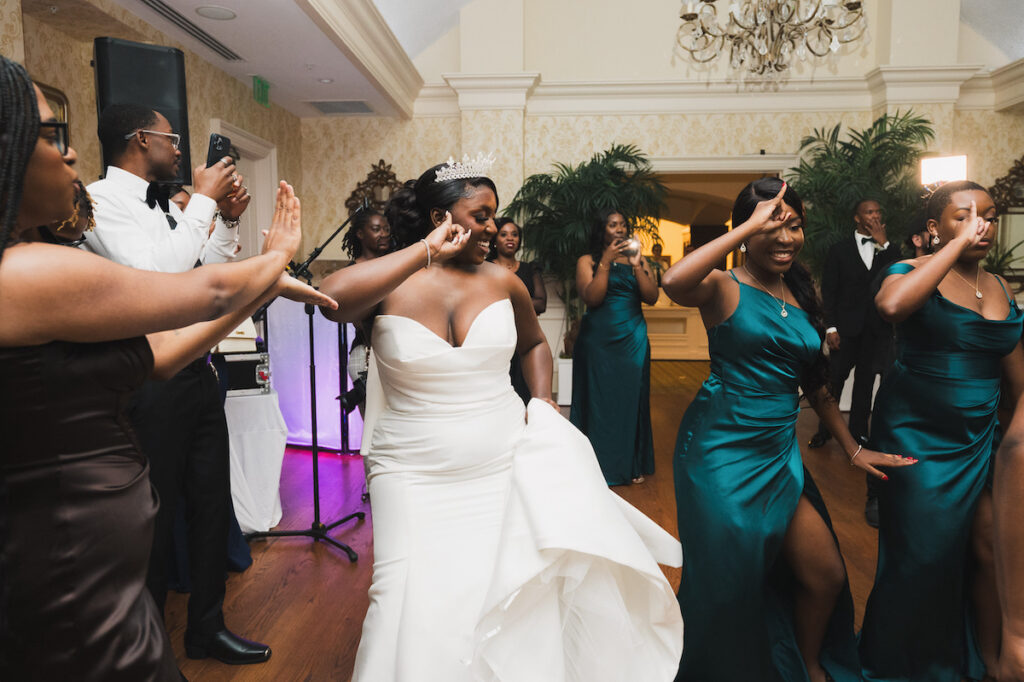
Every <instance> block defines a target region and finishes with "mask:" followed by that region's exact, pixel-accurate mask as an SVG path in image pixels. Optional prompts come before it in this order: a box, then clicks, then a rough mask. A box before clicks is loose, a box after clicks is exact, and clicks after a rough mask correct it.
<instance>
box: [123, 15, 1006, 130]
mask: <svg viewBox="0 0 1024 682" xmlns="http://www.w3.org/2000/svg"><path fill="white" fill-rule="evenodd" d="M113 1H114V2H115V3H116V4H118V5H120V6H121V7H123V8H125V9H126V10H128V11H129V12H131V13H133V14H135V15H136V16H138V17H140V18H142V19H143V20H145V21H146V22H148V23H150V24H151V25H153V26H154V27H156V28H158V29H159V30H161V31H163V32H164V33H166V34H168V35H170V36H173V37H174V38H175V39H176V40H179V41H181V42H182V43H183V44H185V45H186V46H187V47H188V48H189V49H190V50H192V51H193V52H195V53H196V54H198V55H200V56H201V57H203V58H204V59H206V60H207V61H209V62H210V63H212V64H213V65H214V66H217V67H218V68H220V69H222V70H223V71H225V72H227V73H228V74H230V75H232V76H235V77H236V78H238V79H239V80H241V81H243V82H245V83H247V84H250V83H251V82H252V76H253V75H254V74H256V75H259V76H261V77H263V78H264V79H265V80H267V81H268V82H269V83H270V86H271V87H270V98H271V100H272V101H273V102H275V103H276V104H278V105H280V106H282V107H284V108H285V109H287V110H289V111H291V112H292V113H294V114H296V115H297V116H300V117H310V116H320V115H321V114H320V113H319V112H318V111H317V110H316V109H314V108H313V107H311V106H310V105H309V104H307V102H309V101H323V100H364V101H366V103H367V104H368V105H369V106H370V108H371V109H372V110H373V111H374V113H376V114H379V115H385V116H391V115H395V114H396V113H397V112H396V111H395V108H394V107H393V106H392V105H391V104H390V103H389V101H388V100H387V99H386V98H385V96H384V95H383V94H382V93H381V92H379V91H378V89H377V88H376V87H374V86H373V85H372V84H371V83H370V82H369V81H368V80H367V78H366V77H365V76H363V74H362V73H361V72H360V71H359V70H358V69H357V68H356V67H355V66H353V64H352V63H351V61H349V59H348V58H347V57H346V56H345V54H343V53H342V52H341V51H340V50H339V49H338V47H337V46H336V45H335V43H334V42H332V41H331V40H330V39H329V38H328V37H327V36H325V35H324V33H323V32H322V31H321V29H320V28H319V27H318V26H317V25H316V24H314V23H313V21H312V20H311V19H310V18H309V16H307V14H306V13H305V12H303V11H302V9H300V8H299V6H298V5H297V4H296V3H295V2H294V0H164V2H166V4H168V5H170V6H171V7H173V8H174V9H175V10H177V11H178V12H180V13H181V14H182V15H184V16H185V17H187V18H188V19H190V20H191V21H192V22H194V23H195V24H197V25H198V26H199V27H200V28H202V29H203V30H205V31H206V32H207V33H209V34H211V35H212V36H214V37H215V38H216V39H217V40H219V41H220V42H221V43H223V44H224V45H226V46H227V47H229V48H230V49H232V50H233V51H234V52H236V53H238V54H239V55H240V56H241V57H242V59H243V61H241V62H231V61H227V60H225V59H223V58H221V57H220V56H218V55H216V54H215V53H213V52H212V51H211V50H209V49H208V48H207V47H205V46H203V45H202V44H201V43H199V42H198V41H196V40H194V39H193V38H191V37H190V36H188V35H187V34H185V33H184V32H183V31H181V30H180V29H179V28H177V27H176V26H174V25H173V24H171V23H169V22H168V21H167V20H165V19H164V18H163V17H161V16H160V15H159V14H157V13H156V12H154V11H152V10H150V9H149V8H148V7H146V6H145V5H144V4H142V3H141V2H140V1H139V0H113ZM335 1H336V2H345V0H335ZM471 1H472V0H373V2H374V4H375V5H376V7H377V9H378V10H379V12H380V14H381V16H382V17H383V18H384V20H385V21H386V22H387V24H388V26H389V28H390V29H391V31H392V32H393V33H394V35H395V37H396V38H397V40H398V42H399V43H400V44H401V46H402V49H404V50H405V52H406V54H408V55H409V56H410V57H415V56H417V55H418V54H420V53H421V52H422V51H423V50H424V49H426V48H427V47H429V46H430V45H431V44H433V43H434V42H435V41H436V40H438V39H439V38H440V37H441V36H443V35H445V34H446V33H447V32H448V31H449V30H451V28H452V27H454V26H456V25H457V24H458V21H459V10H460V9H461V8H462V7H463V6H465V5H466V4H468V3H469V2H471ZM202 5H218V6H222V7H227V8H229V9H231V10H233V11H234V12H235V13H236V14H237V15H238V16H237V18H235V19H233V20H230V21H216V20H211V19H206V18H204V17H201V16H199V15H198V14H196V11H195V10H196V8H197V7H200V6H202ZM1007 17H1019V20H1017V21H1007ZM961 18H962V19H963V20H964V21H965V22H966V23H968V24H970V25H971V26H972V27H973V28H974V30H976V31H977V32H978V33H979V34H981V35H982V36H984V37H985V38H986V39H987V40H989V41H991V42H992V43H993V44H994V45H995V46H996V47H998V48H999V49H1001V50H1002V51H1003V52H1004V53H1005V54H1006V55H1007V56H1008V57H1009V59H1010V60H1011V61H1013V60H1016V59H1020V58H1024V0H961ZM321 78H330V79H333V82H332V83H329V84H325V83H321V82H319V79H321Z"/></svg>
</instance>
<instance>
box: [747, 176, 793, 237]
mask: <svg viewBox="0 0 1024 682" xmlns="http://www.w3.org/2000/svg"><path fill="white" fill-rule="evenodd" d="M788 187H789V185H787V184H786V183H785V182H784V183H782V188H781V189H780V190H779V193H778V194H776V195H775V196H774V197H772V198H771V199H768V200H766V201H761V202H758V204H757V207H756V208H754V212H753V213H751V214H750V217H749V218H748V219H747V223H746V224H748V225H753V226H756V227H758V228H760V229H759V232H771V231H772V230H775V229H777V228H779V227H780V226H782V225H784V224H785V223H786V221H787V220H789V219H790V218H792V217H793V214H792V212H790V211H789V210H788V209H786V208H785V207H784V206H783V205H782V197H783V196H784V195H785V194H786V189H787V188H788Z"/></svg>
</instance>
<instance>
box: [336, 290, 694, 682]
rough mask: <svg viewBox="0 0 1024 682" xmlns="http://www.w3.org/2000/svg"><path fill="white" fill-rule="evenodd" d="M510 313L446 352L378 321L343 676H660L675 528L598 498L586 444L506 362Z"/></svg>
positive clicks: (674, 643)
mask: <svg viewBox="0 0 1024 682" xmlns="http://www.w3.org/2000/svg"><path fill="white" fill-rule="evenodd" d="M515 345H516V330H515V322H514V317H513V312H512V305H511V302H510V301H509V300H508V299H503V300H499V301H496V302H494V303H492V304H491V305H489V306H488V307H487V308H485V309H484V310H483V311H482V312H481V313H480V314H479V315H478V316H477V318H476V319H475V320H474V321H473V324H472V325H471V327H470V330H469V333H468V334H467V335H466V339H465V342H464V343H463V344H462V345H461V346H459V347H453V346H451V345H450V344H449V343H448V342H447V341H445V340H444V339H442V338H440V337H439V336H437V335H436V334H434V333H433V332H431V331H430V330H429V329H427V328H426V327H424V326H423V325H421V324H420V323H418V322H416V321H415V320H412V319H410V318H406V317H399V316H394V315H380V316H378V317H377V318H376V320H375V322H374V330H373V347H374V356H373V357H374V359H373V360H372V361H371V370H370V382H369V383H370V386H369V394H368V410H367V420H366V434H367V436H366V441H367V442H368V447H367V454H368V459H369V489H370V499H371V504H372V509H373V538H374V563H373V583H372V585H371V586H370V607H369V610H368V611H367V614H366V620H365V621H364V622H363V632H362V639H361V641H360V643H359V650H358V653H357V654H356V664H355V674H354V677H353V680H354V682H468V681H470V680H472V681H474V682H476V681H482V680H488V681H489V680H500V681H502V682H630V681H634V680H635V681H637V682H668V681H670V680H672V679H673V678H674V677H675V674H676V671H677V668H678V665H679V658H680V655H681V653H682V647H683V623H682V617H681V616H680V612H679V605H678V604H677V602H676V599H675V595H674V593H673V591H672V588H671V587H670V585H669V584H668V581H666V580H665V577H664V575H663V574H662V572H661V569H660V568H659V567H658V563H662V564H666V565H669V566H680V565H681V563H682V550H681V548H680V544H679V542H678V541H677V540H675V539H674V538H673V537H672V536H671V535H669V534H668V533H666V532H665V531H664V530H663V529H661V528H660V527H659V526H657V525H656V524H655V523H654V522H653V521H651V520H650V519H648V518H647V517H646V516H644V515H643V514H641V513H640V512H639V511H637V510H636V509H635V508H634V507H632V506H630V505H629V504H627V503H626V502H625V501H624V500H622V499H621V498H620V497H619V496H618V495H616V494H615V493H613V492H611V491H610V490H609V489H608V487H607V485H606V484H605V481H604V477H603V476H602V475H601V470H600V468H599V467H598V464H597V460H596V459H595V457H594V451H593V449H592V448H591V446H590V442H589V441H588V440H587V438H586V437H585V436H583V434H581V433H580V432H579V431H577V430H576V429H575V428H574V427H573V426H572V425H571V424H570V423H569V422H568V421H567V420H565V419H564V418H563V417H562V416H561V415H559V414H558V412H557V411H556V410H555V409H554V408H552V407H551V406H550V405H548V404H547V403H544V402H542V401H539V400H533V401H531V402H530V405H529V407H528V409H527V410H526V412H528V420H529V423H526V419H524V408H523V403H522V401H521V400H520V399H519V396H517V395H516V393H515V392H514V391H513V390H512V386H511V383H510V381H509V374H508V366H509V360H510V358H511V357H512V353H513V352H514V350H515Z"/></svg>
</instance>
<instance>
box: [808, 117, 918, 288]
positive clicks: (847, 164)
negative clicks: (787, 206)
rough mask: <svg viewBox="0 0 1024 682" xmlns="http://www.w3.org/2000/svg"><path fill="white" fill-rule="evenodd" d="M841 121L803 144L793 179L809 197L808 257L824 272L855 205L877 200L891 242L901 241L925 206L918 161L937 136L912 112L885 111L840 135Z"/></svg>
mask: <svg viewBox="0 0 1024 682" xmlns="http://www.w3.org/2000/svg"><path fill="white" fill-rule="evenodd" d="M841 127H842V126H841V124H839V125H836V126H835V127H834V128H831V129H825V128H822V129H820V130H819V129H815V130H814V133H813V134H811V135H808V136H807V137H805V138H804V139H803V141H802V142H801V143H800V156H801V158H800V163H799V165H798V166H797V167H796V168H793V169H791V170H790V172H789V174H788V180H789V182H790V184H792V185H793V188H794V189H795V190H796V191H797V192H798V193H799V194H800V197H801V198H802V199H803V200H804V203H805V204H806V209H807V223H806V225H805V227H804V232H805V236H806V242H805V244H806V245H805V248H804V252H803V254H804V256H803V257H804V259H805V260H806V261H807V262H808V264H809V265H810V266H811V269H812V270H814V271H815V272H817V273H819V274H820V268H821V264H822V261H823V260H824V257H825V254H826V253H827V252H828V248H829V247H830V246H831V245H832V244H833V243H834V242H835V241H836V240H837V239H839V238H841V237H843V236H845V235H847V234H849V233H850V231H851V229H852V228H853V217H852V214H853V208H854V206H855V205H856V203H857V202H858V201H859V200H861V199H875V200H876V201H878V203H879V204H880V205H881V207H882V214H883V215H884V216H885V218H884V220H885V222H886V232H887V234H888V237H889V239H890V241H894V240H899V241H902V240H903V238H904V237H906V236H907V234H908V229H909V227H910V219H911V218H912V216H913V215H914V212H915V211H917V210H918V209H919V208H920V205H921V194H922V189H921V184H920V182H919V181H918V178H917V172H916V171H917V164H918V161H919V160H920V158H921V154H922V153H923V152H924V151H925V149H926V147H927V145H928V143H929V142H931V140H932V139H934V137H935V132H934V131H933V130H932V126H931V121H929V120H928V119H927V118H924V117H923V116H917V115H916V114H914V112H913V111H907V112H906V113H902V114H901V113H900V112H898V111H897V112H896V113H895V114H885V115H884V116H881V117H880V118H878V119H877V120H875V122H874V123H872V124H871V126H870V127H868V128H866V129H865V130H851V131H850V132H849V134H848V136H847V139H845V140H840V139H839V137H840V132H841Z"/></svg>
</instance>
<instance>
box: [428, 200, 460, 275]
mask: <svg viewBox="0 0 1024 682" xmlns="http://www.w3.org/2000/svg"><path fill="white" fill-rule="evenodd" d="M426 240H427V248H429V249H430V257H431V259H432V260H434V261H436V262H438V263H442V262H444V261H446V260H448V259H450V258H452V257H453V256H455V255H456V254H458V253H460V252H461V251H462V250H463V249H465V248H466V244H468V243H469V230H467V229H466V228H464V227H463V226H462V225H459V224H457V223H453V222H452V214H451V213H450V212H445V214H444V222H443V223H441V224H440V225H438V226H437V227H435V228H434V230H433V231H432V232H431V233H430V234H428V235H427V237H426Z"/></svg>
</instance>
